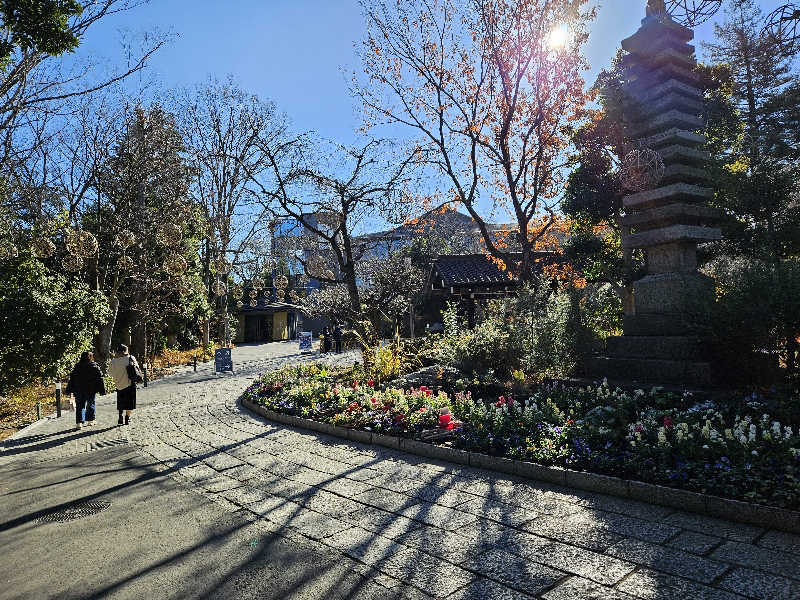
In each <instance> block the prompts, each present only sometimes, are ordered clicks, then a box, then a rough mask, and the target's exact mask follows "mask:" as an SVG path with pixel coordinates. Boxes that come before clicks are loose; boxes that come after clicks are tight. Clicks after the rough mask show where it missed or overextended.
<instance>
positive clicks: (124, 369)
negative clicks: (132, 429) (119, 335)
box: [108, 344, 141, 425]
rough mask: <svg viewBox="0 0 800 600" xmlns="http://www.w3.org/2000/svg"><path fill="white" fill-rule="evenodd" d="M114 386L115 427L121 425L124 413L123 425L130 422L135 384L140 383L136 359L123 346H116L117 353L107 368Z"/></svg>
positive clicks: (133, 405)
mask: <svg viewBox="0 0 800 600" xmlns="http://www.w3.org/2000/svg"><path fill="white" fill-rule="evenodd" d="M108 370H109V372H110V373H111V377H113V378H114V385H116V386H117V411H118V412H119V419H118V420H117V425H122V424H123V420H122V413H123V412H124V413H125V421H124V424H125V425H129V424H130V422H131V411H132V410H134V409H135V408H136V383H137V382H138V381H141V375H140V373H141V369H140V368H139V363H137V362H136V358H135V357H133V356H131V355H130V354H128V347H127V346H126V345H125V344H120V345H119V346H117V352H116V356H115V357H114V359H113V360H112V361H111V365H110V366H109V368H108Z"/></svg>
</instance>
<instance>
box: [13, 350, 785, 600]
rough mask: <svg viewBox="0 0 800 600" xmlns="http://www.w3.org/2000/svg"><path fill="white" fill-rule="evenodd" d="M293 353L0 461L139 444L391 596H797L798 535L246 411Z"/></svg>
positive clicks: (712, 599)
mask: <svg viewBox="0 0 800 600" xmlns="http://www.w3.org/2000/svg"><path fill="white" fill-rule="evenodd" d="M293 352H294V346H288V345H285V344H284V345H280V344H273V345H271V346H270V348H269V349H268V350H267V351H265V350H264V349H263V348H262V349H260V350H259V349H253V350H252V353H253V356H252V357H250V358H249V359H248V358H247V352H246V350H243V351H242V359H243V360H244V361H245V362H247V364H246V366H245V368H244V369H242V370H240V371H239V372H237V373H236V374H234V375H233V376H230V375H224V376H218V375H213V374H212V373H210V372H209V371H208V367H207V368H206V369H205V370H203V369H201V370H200V371H198V373H183V374H180V375H176V376H173V377H172V378H169V379H165V380H163V381H161V382H158V383H156V384H154V385H152V386H150V387H149V388H148V389H147V390H144V391H143V392H142V393H141V395H140V398H141V400H142V401H141V402H140V406H141V408H139V409H137V411H136V413H135V416H134V420H133V423H132V425H131V426H130V427H122V428H110V429H105V430H103V432H102V433H98V434H89V435H83V434H84V432H80V433H77V432H76V433H75V434H64V435H63V436H60V435H55V436H52V435H51V432H50V431H49V429H51V428H52V427H54V425H53V424H52V423H51V424H49V425H48V426H41V427H40V428H38V429H40V430H41V431H40V432H39V433H37V428H34V429H32V430H30V433H28V434H26V435H23V436H21V437H20V436H18V437H17V438H15V439H13V440H11V442H10V444H7V445H6V447H5V449H4V451H3V454H2V455H0V465H2V464H3V463H4V462H8V461H16V462H19V461H40V460H49V459H52V458H54V457H61V456H64V455H66V454H69V453H70V452H85V451H87V450H92V449H95V448H102V447H104V445H106V446H108V445H114V444H128V443H131V444H133V445H134V446H135V447H136V448H137V449H138V451H139V452H140V453H141V454H142V455H143V456H144V457H146V458H148V459H150V460H151V461H155V462H157V463H158V464H160V465H161V468H163V469H168V470H169V472H170V474H171V476H172V477H174V478H175V479H177V480H179V481H180V482H183V483H185V485H186V486H188V487H189V488H191V489H193V490H195V491H197V492H198V493H200V494H202V495H204V496H206V497H207V498H210V499H212V500H213V501H214V502H216V503H217V504H219V505H222V506H223V507H225V509H226V510H228V511H230V512H231V513H237V514H245V515H248V517H249V518H250V519H253V520H257V521H258V522H261V523H263V524H265V525H266V526H268V527H269V529H270V531H277V532H279V534H280V535H282V536H285V537H287V538H288V539H290V540H294V541H296V542H297V543H302V544H310V546H308V548H310V549H311V551H312V553H318V554H319V556H327V555H328V553H330V552H335V553H339V556H342V560H346V561H349V563H352V568H353V569H354V570H355V571H357V572H358V573H359V575H360V576H362V577H363V578H364V579H365V580H366V581H369V582H370V585H372V586H373V588H370V589H373V591H374V589H380V590H383V592H385V593H386V594H387V596H386V597H413V598H428V597H435V598H449V599H467V598H470V599H471V598H475V599H478V598H480V599H484V598H502V599H506V598H509V599H511V598H513V599H517V598H519V599H522V598H531V597H533V598H542V599H544V600H582V599H586V600H588V599H592V600H623V599H627V600H634V599H648V600H649V599H672V598H675V599H678V598H681V599H683V598H692V599H698V600H735V599H741V598H743V597H744V598H759V599H765V600H766V599H769V600H782V599H785V600H789V599H794V600H796V599H797V598H800V536H794V535H790V534H786V533H780V532H776V531H766V530H763V529H760V528H758V527H754V526H749V525H743V524H737V523H733V522H728V521H723V520H718V519H712V518H709V517H702V516H698V515H694V514H690V513H684V512H680V511H675V510H673V509H669V508H664V507H660V506H656V505H650V504H644V503H639V502H634V501H630V500H624V499H619V498H614V497H609V496H604V495H600V494H594V493H588V492H581V491H575V490H570V489H566V488H559V487H556V486H552V485H549V484H543V483H537V482H531V481H528V480H518V479H515V478H513V477H509V476H506V475H499V474H496V473H492V472H488V471H484V470H480V469H475V468H471V467H464V466H460V465H453V464H449V463H444V462H437V461H433V460H430V459H422V458H419V457H416V456H411V455H408V454H405V453H403V452H400V451H396V450H390V449H386V448H383V447H377V446H368V445H362V444H358V443H354V442H349V441H344V440H341V439H339V438H332V437H328V436H325V435H321V434H318V433H313V432H308V431H304V430H298V429H293V428H291V427H287V426H285V425H280V424H275V423H271V422H267V421H265V420H263V419H261V418H260V417H257V416H255V415H253V414H251V413H250V412H249V411H247V410H246V409H244V408H243V407H241V405H240V404H239V403H238V401H237V399H238V397H239V396H240V394H241V392H242V391H243V390H244V389H245V388H246V386H247V385H248V384H249V383H250V381H251V380H252V379H253V377H255V376H256V375H257V373H258V372H259V371H263V370H266V369H268V368H274V367H275V366H278V365H279V364H283V363H285V362H288V361H294V360H302V359H304V358H303V357H300V356H298V355H293V354H292V353H293ZM348 358H350V359H352V357H347V356H345V357H344V360H348ZM339 360H342V359H341V358H340V359H339ZM108 412H110V411H106V413H108ZM53 421H55V420H53ZM22 433H23V434H25V432H22ZM37 435H38V436H40V437H36V436H37ZM48 435H50V436H51V437H50V438H47V436H48ZM32 444H36V445H38V446H40V448H38V449H36V451H29V450H28V451H26V447H30V446H31V445H32ZM173 526H174V525H173ZM345 557H346V558H345ZM349 563H348V564H349ZM328 564H329V563H326V562H325V561H322V562H321V563H320V570H321V571H323V570H324V569H326V568H329V567H327V566H326V565H328ZM348 597H349V596H348ZM364 597H366V596H364ZM369 597H374V596H369Z"/></svg>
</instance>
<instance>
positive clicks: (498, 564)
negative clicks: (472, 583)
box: [462, 549, 566, 595]
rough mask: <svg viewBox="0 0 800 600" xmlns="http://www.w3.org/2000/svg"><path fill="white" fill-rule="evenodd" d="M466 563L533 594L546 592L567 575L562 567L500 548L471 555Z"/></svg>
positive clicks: (486, 575)
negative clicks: (543, 563)
mask: <svg viewBox="0 0 800 600" xmlns="http://www.w3.org/2000/svg"><path fill="white" fill-rule="evenodd" d="M462 566H463V567H464V568H466V569H469V570H470V571H475V572H476V573H479V574H481V575H483V576H485V577H488V578H490V579H494V580H495V581H498V582H500V583H503V584H505V585H507V586H508V587H511V588H514V589H517V590H520V591H523V592H526V593H528V594H531V595H536V594H539V593H541V592H544V591H545V590H547V589H549V588H550V587H552V586H554V585H555V584H556V583H558V582H559V581H560V580H561V579H563V578H564V577H565V576H566V574H565V573H564V572H562V571H556V570H555V569H551V568H550V567H546V566H544V565H540V564H537V563H534V562H531V561H528V560H525V559H524V558H522V557H520V556H517V555H516V554H511V553H510V552H506V551H504V550H499V549H495V550H489V551H487V552H485V553H483V554H481V555H480V556H477V557H476V558H472V559H469V560H467V561H465V562H464V563H462Z"/></svg>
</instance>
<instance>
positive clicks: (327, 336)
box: [322, 325, 333, 354]
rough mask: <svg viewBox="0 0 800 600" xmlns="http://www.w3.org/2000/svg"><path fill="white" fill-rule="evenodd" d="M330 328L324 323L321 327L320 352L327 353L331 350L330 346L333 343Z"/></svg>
mask: <svg viewBox="0 0 800 600" xmlns="http://www.w3.org/2000/svg"><path fill="white" fill-rule="evenodd" d="M332 341H333V340H332V339H331V330H330V329H329V328H328V326H327V325H326V326H325V327H323V328H322V352H324V353H325V354H327V353H328V352H330V351H331V346H332V345H333V344H332V343H331V342H332Z"/></svg>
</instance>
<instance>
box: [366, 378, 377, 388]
mask: <svg viewBox="0 0 800 600" xmlns="http://www.w3.org/2000/svg"><path fill="white" fill-rule="evenodd" d="M367 385H368V386H369V387H375V380H374V379H370V380H369V381H368V382H367Z"/></svg>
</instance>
